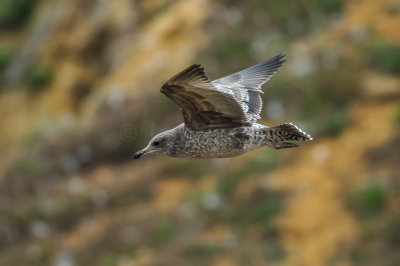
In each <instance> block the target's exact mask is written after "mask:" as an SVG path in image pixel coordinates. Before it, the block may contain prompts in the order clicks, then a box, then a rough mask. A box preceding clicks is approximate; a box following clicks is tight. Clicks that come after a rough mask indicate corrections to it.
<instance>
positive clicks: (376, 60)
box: [366, 40, 400, 74]
mask: <svg viewBox="0 0 400 266" xmlns="http://www.w3.org/2000/svg"><path fill="white" fill-rule="evenodd" d="M366 54H367V55H369V58H368V59H369V64H370V66H371V67H373V68H376V69H377V70H379V71H382V72H384V73H390V74H399V73H400V46H398V45H395V44H391V43H387V42H384V41H382V40H379V41H372V44H371V45H369V46H368V47H367V53H366Z"/></svg>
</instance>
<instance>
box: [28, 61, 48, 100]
mask: <svg viewBox="0 0 400 266" xmlns="http://www.w3.org/2000/svg"><path fill="white" fill-rule="evenodd" d="M51 79H52V70H51V68H50V67H49V66H48V65H44V64H35V65H33V66H32V67H31V69H30V70H29V71H28V73H27V81H26V82H27V85H28V89H29V91H30V92H32V93H38V92H40V91H41V90H43V89H44V88H45V87H46V86H48V85H49V84H50V82H51Z"/></svg>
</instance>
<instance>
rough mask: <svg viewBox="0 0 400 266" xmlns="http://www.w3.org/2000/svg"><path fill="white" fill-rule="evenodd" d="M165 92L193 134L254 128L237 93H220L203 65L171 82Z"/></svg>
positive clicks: (183, 73)
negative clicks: (243, 127)
mask: <svg viewBox="0 0 400 266" xmlns="http://www.w3.org/2000/svg"><path fill="white" fill-rule="evenodd" d="M161 92H162V93H164V94H165V95H166V96H168V97H169V98H171V99H172V100H173V101H174V102H175V103H176V104H177V105H179V106H180V107H181V109H182V113H183V118H184V120H185V125H186V126H188V127H189V128H191V129H193V130H204V129H209V128H229V127H236V126H239V125H250V123H249V121H248V119H247V116H246V114H245V112H244V110H243V109H242V106H241V104H240V103H239V102H238V101H237V99H236V98H235V97H234V95H233V93H232V92H223V91H220V90H217V89H216V88H215V87H214V85H213V84H212V83H211V82H210V81H209V79H208V78H207V76H206V75H205V73H204V69H203V68H202V67H200V65H192V66H190V67H188V68H187V69H185V70H184V71H182V72H181V73H179V74H177V75H176V76H174V77H173V78H171V79H170V80H168V81H167V82H166V83H165V84H164V85H163V86H162V88H161Z"/></svg>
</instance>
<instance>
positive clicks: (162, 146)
mask: <svg viewBox="0 0 400 266" xmlns="http://www.w3.org/2000/svg"><path fill="white" fill-rule="evenodd" d="M169 137H170V136H169V134H167V132H162V133H160V134H157V135H155V136H154V137H153V138H152V139H151V140H150V142H149V144H148V145H147V147H146V148H144V149H143V150H140V151H138V152H137V153H135V154H134V155H133V156H132V158H133V159H139V158H140V157H141V156H142V155H146V154H150V153H166V150H167V144H168V142H169V141H168V140H169Z"/></svg>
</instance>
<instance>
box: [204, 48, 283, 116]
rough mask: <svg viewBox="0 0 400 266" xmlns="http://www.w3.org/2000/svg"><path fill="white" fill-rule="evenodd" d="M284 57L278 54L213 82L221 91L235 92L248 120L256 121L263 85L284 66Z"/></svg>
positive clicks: (260, 105)
mask: <svg viewBox="0 0 400 266" xmlns="http://www.w3.org/2000/svg"><path fill="white" fill-rule="evenodd" d="M283 58H284V55H277V56H275V57H273V58H271V59H269V60H268V61H265V62H263V63H260V64H257V65H254V66H252V67H249V68H246V69H245V70H242V71H239V72H236V73H234V74H232V75H229V76H226V77H223V78H220V79H217V80H214V81H213V82H212V84H213V85H214V86H215V87H216V88H217V90H219V91H221V92H225V93H231V94H232V93H233V95H234V96H235V98H236V99H237V100H238V102H240V104H241V106H242V109H243V110H244V112H245V114H246V116H247V120H248V121H250V122H252V123H253V122H256V121H257V119H259V118H260V112H261V109H262V100H261V96H260V94H261V93H263V92H262V90H261V86H262V85H263V84H264V83H265V82H267V81H268V80H269V79H270V78H271V77H272V75H273V74H274V73H275V72H276V71H278V69H279V68H280V67H281V66H282V64H283V63H284V62H285V60H284V59H283Z"/></svg>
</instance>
